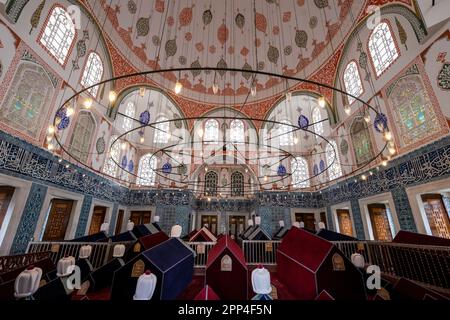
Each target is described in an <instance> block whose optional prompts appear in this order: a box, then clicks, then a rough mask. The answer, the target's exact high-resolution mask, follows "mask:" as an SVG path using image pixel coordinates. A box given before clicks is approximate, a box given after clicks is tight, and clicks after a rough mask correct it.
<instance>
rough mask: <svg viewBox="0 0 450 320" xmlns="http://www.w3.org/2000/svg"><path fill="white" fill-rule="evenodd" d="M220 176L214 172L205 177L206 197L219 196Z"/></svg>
mask: <svg viewBox="0 0 450 320" xmlns="http://www.w3.org/2000/svg"><path fill="white" fill-rule="evenodd" d="M217 181H218V176H217V173H215V172H214V171H209V172H208V173H206V175H205V196H217Z"/></svg>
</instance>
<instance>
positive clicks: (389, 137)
mask: <svg viewBox="0 0 450 320" xmlns="http://www.w3.org/2000/svg"><path fill="white" fill-rule="evenodd" d="M384 139H385V140H386V141H391V140H392V133H391V132H390V131H386V132H385V133H384Z"/></svg>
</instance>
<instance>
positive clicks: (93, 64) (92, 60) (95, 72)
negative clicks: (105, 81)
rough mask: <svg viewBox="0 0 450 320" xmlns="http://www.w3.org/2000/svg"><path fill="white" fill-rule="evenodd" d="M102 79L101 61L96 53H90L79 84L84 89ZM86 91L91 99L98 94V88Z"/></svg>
mask: <svg viewBox="0 0 450 320" xmlns="http://www.w3.org/2000/svg"><path fill="white" fill-rule="evenodd" d="M102 77H103V62H102V59H101V58H100V56H99V55H98V54H97V53H95V52H91V53H90V54H89V57H88V59H87V62H86V66H85V67H84V71H83V77H82V78H81V82H80V83H81V85H82V86H83V87H84V88H88V87H90V86H93V85H94V84H96V83H99V82H100V81H102ZM88 91H89V93H90V94H91V95H92V96H93V97H96V96H97V93H98V86H95V87H92V88H91V89H89V90H88Z"/></svg>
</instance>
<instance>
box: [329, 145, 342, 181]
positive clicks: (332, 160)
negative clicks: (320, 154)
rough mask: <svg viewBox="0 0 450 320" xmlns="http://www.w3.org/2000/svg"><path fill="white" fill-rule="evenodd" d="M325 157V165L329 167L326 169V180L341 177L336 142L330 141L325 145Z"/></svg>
mask: <svg viewBox="0 0 450 320" xmlns="http://www.w3.org/2000/svg"><path fill="white" fill-rule="evenodd" d="M333 149H334V150H333ZM325 155H326V158H327V165H328V166H330V165H331V166H330V167H329V168H328V178H329V179H330V180H334V179H337V178H339V177H341V176H342V169H341V159H340V158H339V152H338V148H337V144H336V141H334V140H330V143H329V144H327V147H326V148H325Z"/></svg>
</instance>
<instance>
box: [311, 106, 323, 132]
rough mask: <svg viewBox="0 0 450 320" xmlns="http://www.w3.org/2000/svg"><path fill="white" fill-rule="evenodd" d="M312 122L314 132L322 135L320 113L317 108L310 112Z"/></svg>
mask: <svg viewBox="0 0 450 320" xmlns="http://www.w3.org/2000/svg"><path fill="white" fill-rule="evenodd" d="M312 121H313V123H315V124H314V132H315V133H316V134H318V135H323V122H322V113H321V112H320V109H319V108H314V110H313V112H312Z"/></svg>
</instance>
